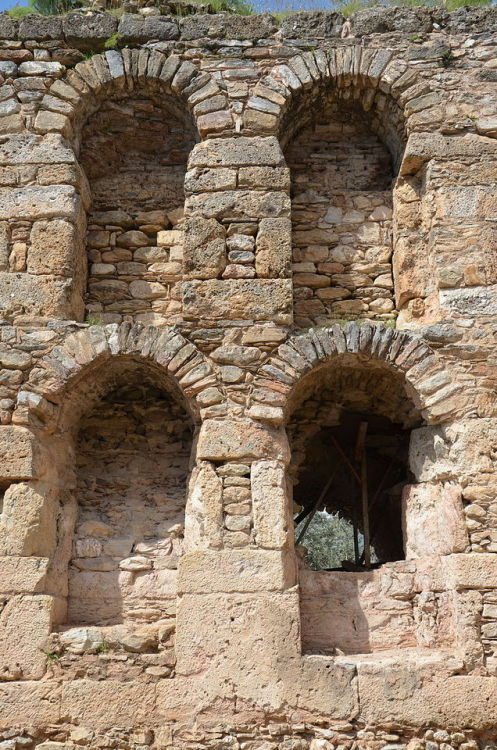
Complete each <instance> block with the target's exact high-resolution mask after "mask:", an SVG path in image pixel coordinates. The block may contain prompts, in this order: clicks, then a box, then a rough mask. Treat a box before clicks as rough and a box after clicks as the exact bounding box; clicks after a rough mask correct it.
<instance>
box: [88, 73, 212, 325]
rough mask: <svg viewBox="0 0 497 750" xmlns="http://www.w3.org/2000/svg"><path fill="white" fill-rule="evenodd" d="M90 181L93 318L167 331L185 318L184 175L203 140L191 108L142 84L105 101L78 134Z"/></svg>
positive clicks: (153, 84) (157, 85)
mask: <svg viewBox="0 0 497 750" xmlns="http://www.w3.org/2000/svg"><path fill="white" fill-rule="evenodd" d="M79 140H80V143H81V148H80V153H79V160H80V164H81V166H82V167H83V170H84V172H85V173H86V176H87V178H88V182H89V186H90V192H91V198H92V203H91V208H90V211H89V212H88V226H87V234H86V254H87V259H88V283H87V294H86V313H87V316H88V317H89V318H90V320H92V319H95V320H97V321H98V322H105V323H120V322H121V321H122V320H133V321H137V322H141V323H144V324H153V325H165V324H171V323H174V322H176V321H177V320H178V319H179V315H180V310H181V304H180V300H179V293H178V289H177V285H178V282H179V281H180V280H181V273H182V260H183V233H182V226H183V204H184V187H183V183H184V177H185V173H186V164H187V160H188V155H189V153H190V151H191V149H192V147H193V146H194V144H195V143H196V142H197V140H198V133H197V130H196V127H195V124H194V120H193V118H192V116H191V114H190V112H189V110H188V108H187V107H186V105H185V103H184V102H183V101H182V100H181V99H180V98H179V97H178V96H177V95H176V94H175V93H173V92H172V91H171V90H170V89H168V88H166V87H165V86H164V85H161V82H160V81H157V80H148V79H146V78H145V79H142V80H141V81H140V82H139V83H138V84H135V85H134V87H130V88H127V87H124V88H123V89H121V90H119V91H116V92H113V94H112V95H111V96H108V97H106V98H105V99H103V101H100V102H99V106H98V108H97V109H96V110H95V111H93V112H92V113H91V114H89V116H88V117H87V119H86V121H85V123H84V125H83V127H82V129H81V134H80V138H79Z"/></svg>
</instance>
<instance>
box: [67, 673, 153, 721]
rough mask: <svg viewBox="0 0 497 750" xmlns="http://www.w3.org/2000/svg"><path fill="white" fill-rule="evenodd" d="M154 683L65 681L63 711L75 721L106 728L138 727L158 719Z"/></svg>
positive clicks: (68, 718) (69, 718) (69, 719)
mask: <svg viewBox="0 0 497 750" xmlns="http://www.w3.org/2000/svg"><path fill="white" fill-rule="evenodd" d="M154 704H155V685H154V684H145V683H143V682H137V681H133V682H122V681H118V680H112V679H107V680H102V681H100V682H98V681H95V680H72V681H67V682H64V684H63V688H62V702H61V711H62V713H63V715H64V716H65V717H67V721H69V722H71V723H74V724H82V725H86V726H91V727H92V728H94V729H105V728H109V727H112V726H116V725H118V726H120V727H123V728H124V729H128V730H129V729H137V728H138V727H140V726H144V725H145V726H147V725H148V726H150V724H153V722H154V721H155V720H156V717H155V711H154Z"/></svg>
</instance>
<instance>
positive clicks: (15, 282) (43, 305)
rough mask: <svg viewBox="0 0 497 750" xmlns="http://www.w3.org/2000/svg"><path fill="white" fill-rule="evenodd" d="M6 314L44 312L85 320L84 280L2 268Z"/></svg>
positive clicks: (0, 296) (1, 305)
mask: <svg viewBox="0 0 497 750" xmlns="http://www.w3.org/2000/svg"><path fill="white" fill-rule="evenodd" d="M0 310H1V311H2V314H3V315H11V316H17V315H42V316H46V317H53V318H62V319H64V318H69V319H70V320H81V319H82V317H83V313H84V304H83V294H82V290H81V288H80V281H79V282H78V281H75V280H73V279H71V278H60V277H53V276H45V275H43V274H40V275H39V276H30V275H29V274H25V273H6V272H0Z"/></svg>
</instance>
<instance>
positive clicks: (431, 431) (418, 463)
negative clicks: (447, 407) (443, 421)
mask: <svg viewBox="0 0 497 750" xmlns="http://www.w3.org/2000/svg"><path fill="white" fill-rule="evenodd" d="M496 441H497V419H491V418H487V419H467V420H457V421H454V422H452V423H451V424H447V425H442V426H438V427H420V428H419V429H417V430H413V431H412V433H411V444H410V450H409V464H410V468H411V471H412V472H413V474H414V475H415V477H416V479H417V480H418V481H419V482H443V481H450V480H452V481H458V482H460V483H461V484H462V486H463V487H464V486H465V485H466V484H468V481H469V480H470V479H471V477H475V476H478V475H481V474H491V473H492V472H493V471H494V470H495V459H494V456H493V452H492V447H491V446H492V445H495V443H496Z"/></svg>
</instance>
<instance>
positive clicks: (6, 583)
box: [0, 556, 49, 594]
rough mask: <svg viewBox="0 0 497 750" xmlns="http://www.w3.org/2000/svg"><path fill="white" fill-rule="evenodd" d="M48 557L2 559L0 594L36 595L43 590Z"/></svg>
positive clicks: (0, 565) (0, 558)
mask: <svg viewBox="0 0 497 750" xmlns="http://www.w3.org/2000/svg"><path fill="white" fill-rule="evenodd" d="M48 563H49V560H48V558H46V557H14V556H11V557H0V569H1V571H2V577H1V578H0V594H24V593H28V594H35V593H39V592H41V591H42V590H43V585H44V582H45V576H46V574H47V570H48Z"/></svg>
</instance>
